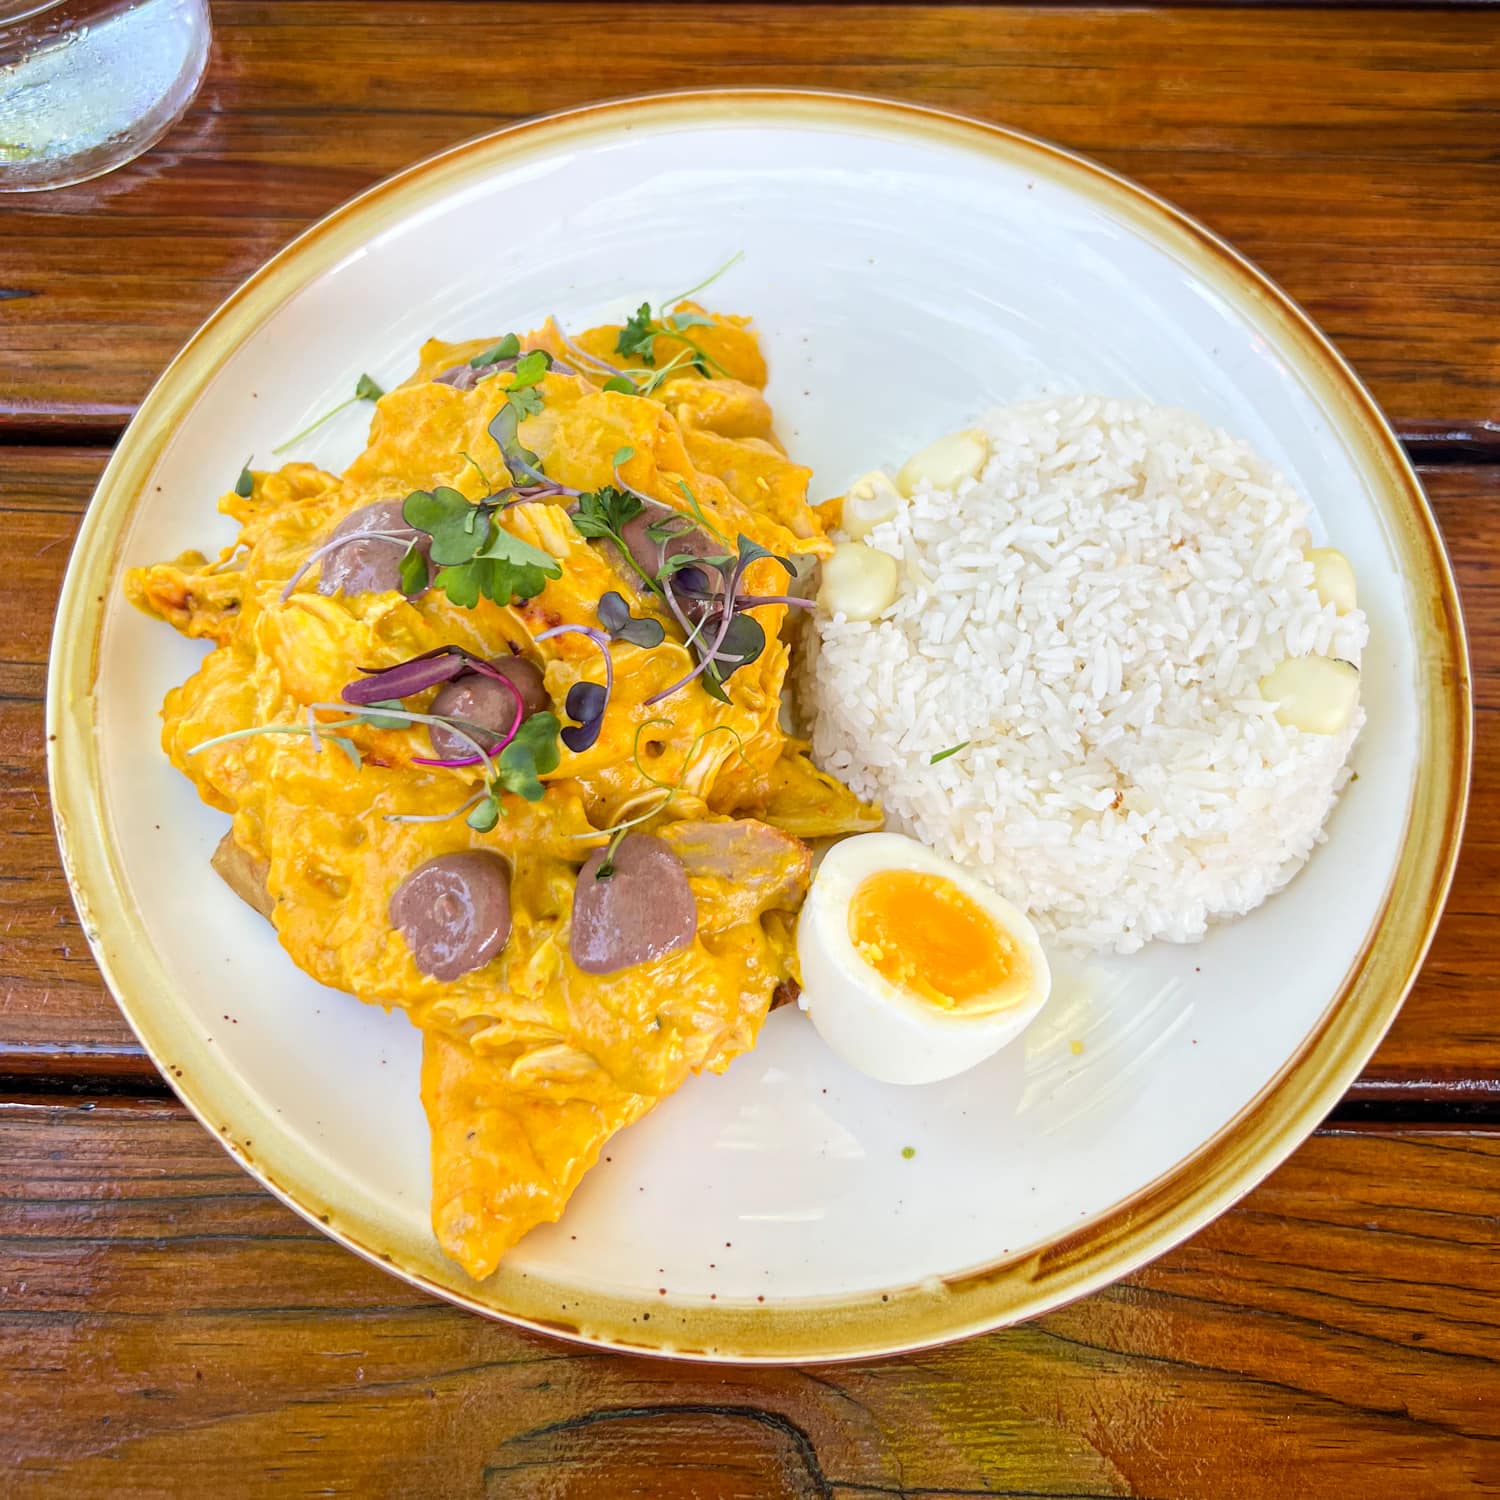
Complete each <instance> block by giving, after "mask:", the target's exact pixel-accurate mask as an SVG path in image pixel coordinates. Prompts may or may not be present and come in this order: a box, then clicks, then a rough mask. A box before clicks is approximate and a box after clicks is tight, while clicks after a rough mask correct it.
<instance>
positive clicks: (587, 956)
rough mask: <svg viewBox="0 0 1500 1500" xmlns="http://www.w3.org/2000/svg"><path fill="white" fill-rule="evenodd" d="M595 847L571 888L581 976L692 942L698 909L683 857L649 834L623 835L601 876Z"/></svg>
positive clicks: (573, 944)
mask: <svg viewBox="0 0 1500 1500" xmlns="http://www.w3.org/2000/svg"><path fill="white" fill-rule="evenodd" d="M606 854H607V851H606V850H604V849H596V850H595V851H594V852H593V853H592V854H591V855H589V857H588V860H587V861H586V862H585V864H584V867H583V868H582V869H581V870H580V871H579V872H578V884H577V886H576V888H575V889H574V892H573V930H572V938H571V947H572V953H573V962H574V963H575V964H577V965H578V967H579V968H580V969H582V970H583V972H584V973H585V974H613V973H614V972H615V971H616V970H618V969H628V968H630V967H631V966H632V965H633V964H644V963H649V962H650V961H651V960H652V959H656V958H661V957H663V956H664V955H666V954H668V953H675V952H676V951H677V949H679V948H685V947H687V945H688V944H689V943H691V942H692V940H693V937H694V935H695V934H696V933H697V931H698V907H697V904H696V903H695V902H694V900H693V892H692V889H691V887H690V886H689V885H688V878H687V872H686V871H685V870H684V869H683V867H682V861H681V860H680V859H678V857H677V856H676V855H675V854H674V853H673V852H672V851H671V850H670V849H669V848H668V847H667V846H666V845H665V844H664V843H663V842H662V841H661V840H660V839H658V838H653V837H652V836H651V835H650V834H649V833H632V834H628V835H627V836H626V837H625V838H624V839H623V840H622V841H621V843H620V845H619V847H618V848H616V850H615V852H614V857H613V859H611V860H610V862H609V863H610V867H611V869H610V873H608V874H606V875H601V874H600V868H601V866H603V865H604V862H605V857H606Z"/></svg>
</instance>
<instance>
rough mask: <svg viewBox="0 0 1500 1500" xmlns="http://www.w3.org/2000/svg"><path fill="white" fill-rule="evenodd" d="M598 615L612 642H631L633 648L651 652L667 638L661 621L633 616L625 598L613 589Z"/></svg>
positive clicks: (601, 605) (602, 603) (606, 596)
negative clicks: (637, 647) (636, 647)
mask: <svg viewBox="0 0 1500 1500" xmlns="http://www.w3.org/2000/svg"><path fill="white" fill-rule="evenodd" d="M598 615H599V623H600V624H601V625H602V626H603V627H604V628H605V629H606V630H607V631H608V632H609V635H610V639H611V640H615V641H629V642H630V644H631V645H632V646H640V647H642V648H643V649H645V650H647V651H649V650H651V648H652V647H654V646H659V645H661V643H662V642H663V641H664V640H665V639H666V638H667V632H666V631H665V630H664V629H663V628H662V623H661V621H660V620H653V619H651V618H649V616H647V617H642V616H638V615H633V614H631V612H630V605H629V604H628V603H626V601H625V598H624V596H623V595H621V594H617V593H615V591H614V590H613V589H611V590H610V592H609V593H607V594H605V595H604V597H603V598H602V599H600V601H599V607H598Z"/></svg>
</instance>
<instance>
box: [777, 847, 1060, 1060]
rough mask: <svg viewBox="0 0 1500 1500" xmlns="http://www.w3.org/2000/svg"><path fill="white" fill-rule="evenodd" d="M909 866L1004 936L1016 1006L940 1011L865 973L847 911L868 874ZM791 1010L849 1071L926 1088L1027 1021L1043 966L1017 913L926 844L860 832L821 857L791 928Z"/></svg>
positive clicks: (1043, 998) (1040, 1001) (1041, 1001)
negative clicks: (805, 1018) (796, 984)
mask: <svg viewBox="0 0 1500 1500" xmlns="http://www.w3.org/2000/svg"><path fill="white" fill-rule="evenodd" d="M886 870H912V871H917V872H921V873H927V874H932V875H939V876H943V877H945V878H946V879H948V880H951V881H952V882H953V883H954V885H956V886H957V887H958V888H959V889H960V890H961V891H962V892H963V893H964V895H966V896H967V897H969V899H970V900H971V901H973V902H974V904H975V905H976V906H978V907H979V908H980V909H981V910H983V911H984V912H985V913H986V914H987V915H988V916H989V917H990V919H991V920H992V921H993V922H994V924H995V926H996V927H997V928H999V929H1000V930H1001V931H1003V932H1005V933H1006V934H1008V935H1009V936H1010V937H1011V939H1012V940H1013V941H1014V942H1016V943H1017V944H1018V945H1019V946H1020V948H1021V949H1022V951H1023V952H1024V953H1025V955H1026V958H1027V960H1028V961H1029V963H1030V966H1031V976H1032V978H1031V984H1030V986H1029V988H1028V990H1027V992H1026V994H1025V995H1023V996H1022V997H1021V998H1020V999H1019V1000H1017V1001H1014V1002H1012V1003H1011V1004H1009V1005H1006V1006H1004V1007H1003V1008H1001V1009H997V1010H993V1011H989V1012H985V1011H984V1010H983V1009H982V1008H980V1007H978V1006H977V1005H974V1004H971V1005H970V1006H968V1007H966V1008H964V1009H961V1010H958V1011H954V1012H945V1011H942V1010H940V1009H938V1008H937V1007H936V1006H933V1005H929V1004H927V1003H925V1002H924V1001H921V1000H918V999H916V998H915V997H913V996H912V995H909V994H908V993H907V992H906V991H905V990H902V989H900V988H898V987H897V986H896V985H893V984H892V983H891V982H890V981H889V980H888V979H886V978H885V976H884V975H882V974H880V973H878V972H877V971H876V970H875V969H873V968H872V967H871V966H870V965H869V964H868V963H867V962H866V961H865V959H864V958H863V957H862V956H861V955H860V953H859V950H858V949H857V948H856V947H855V946H854V941H853V939H852V938H851V937H850V936H849V906H850V902H851V901H852V900H853V899H854V893H855V891H856V890H857V889H858V887H859V886H860V885H861V884H862V882H863V881H865V880H866V879H867V878H868V877H869V876H871V875H875V874H878V873H880V872H881V871H886ZM797 959H798V963H799V964H800V966H801V969H802V996H801V999H800V1000H799V1002H798V1003H799V1004H800V1005H801V1007H802V1009H803V1010H805V1011H806V1012H807V1013H808V1015H809V1016H810V1017H811V1018H812V1023H813V1025H814V1026H815V1027H816V1028H817V1030H818V1034H819V1035H820V1036H821V1037H822V1038H823V1040H824V1041H825V1042H827V1044H828V1045H829V1046H830V1047H831V1048H832V1049H833V1050H834V1051H835V1052H836V1053H838V1055H839V1056H840V1057H842V1058H843V1059H844V1061H845V1062H847V1063H848V1064H849V1065H850V1066H851V1067H854V1068H858V1069H859V1071H860V1072H861V1073H865V1074H868V1075H869V1076H870V1077H871V1078H875V1079H878V1080H880V1081H881V1082H883V1083H904V1084H914V1083H935V1082H937V1081H938V1080H939V1079H942V1078H952V1077H953V1076H954V1075H955V1074H957V1073H962V1072H965V1071H966V1070H967V1069H969V1068H972V1067H974V1066H975V1065H976V1064H977V1063H981V1062H983V1061H984V1060H985V1058H987V1057H990V1056H992V1055H993V1054H994V1053H996V1052H998V1051H999V1050H1000V1048H1001V1047H1003V1046H1005V1045H1006V1043H1008V1042H1012V1041H1014V1040H1015V1039H1016V1038H1017V1037H1018V1036H1020V1034H1021V1033H1022V1032H1023V1031H1025V1029H1026V1028H1027V1027H1028V1026H1029V1025H1030V1024H1031V1022H1032V1021H1034V1020H1035V1019H1036V1017H1037V1014H1038V1012H1040V1010H1041V1008H1042V1007H1043V1005H1045V1004H1046V1003H1047V996H1048V994H1049V992H1050V991H1051V987H1052V976H1051V970H1050V969H1049V968H1048V965H1047V957H1046V954H1045V953H1043V951H1042V945H1041V942H1040V940H1039V939H1038V938H1037V935H1036V929H1035V928H1034V927H1033V926H1032V925H1031V922H1030V921H1029V920H1028V918H1027V917H1026V916H1025V914H1024V913H1022V912H1020V911H1018V910H1017V909H1016V908H1015V907H1014V906H1012V905H1011V904H1010V902H1008V901H1006V900H1005V899H1004V898H1003V897H1001V896H999V895H997V894H996V893H995V892H994V891H992V890H991V889H990V888H989V887H988V886H986V885H984V884H982V883H981V882H979V881H977V880H975V879H974V878H973V877H972V876H970V875H969V874H967V873H966V872H965V871H963V870H961V869H960V868H959V867H958V866H957V865H955V864H953V863H952V862H951V861H949V860H946V859H944V858H942V856H941V855H938V854H935V853H933V851H932V850H930V849H929V848H927V846H926V845H925V844H919V843H918V842H916V840H914V839H909V838H906V837H904V836H903V835H901V834H899V833H863V834H858V835H856V836H855V837H854V838H848V839H844V840H843V841H842V842H840V843H838V844H835V845H834V846H833V848H831V849H830V850H829V851H828V852H827V854H826V855H825V856H824V857H823V861H822V863H821V864H820V865H819V867H818V872H817V874H816V875H815V876H814V878H813V883H812V889H811V890H810V891H809V892H808V897H807V901H806V903H805V904H804V905H803V908H802V915H801V917H800V918H799V920H798V923H797Z"/></svg>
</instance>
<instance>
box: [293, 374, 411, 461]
mask: <svg viewBox="0 0 1500 1500" xmlns="http://www.w3.org/2000/svg"><path fill="white" fill-rule="evenodd" d="M383 395H385V392H384V391H383V390H382V389H381V388H380V387H379V386H378V385H376V383H375V382H374V381H373V380H372V379H371V378H370V377H369V376H368V375H361V376H360V377H359V379H358V380H357V381H355V382H354V394H353V395H352V396H350V397H349V399H348V400H347V401H340V402H339V404H338V405H337V406H334V407H330V408H329V409H328V410H327V411H325V412H324V413H323V415H322V416H321V417H319V418H318V419H317V421H316V422H309V423H308V424H307V426H306V427H304V428H303V429H302V431H301V432H299V433H297V434H296V435H295V436H293V437H289V438H288V439H287V440H286V442H284V443H283V444H282V445H281V446H280V447H279V448H272V449H271V452H272V453H273V454H275V453H285V452H286V450H287V449H288V448H290V447H292V445H293V444H295V443H300V442H301V441H302V439H303V438H305V437H306V436H307V435H308V433H310V432H315V431H316V430H317V429H318V428H319V427H321V426H322V425H323V424H324V423H325V422H326V421H328V420H329V418H330V417H336V416H337V415H338V414H339V413H340V412H341V411H343V409H344V408H345V407H346V406H353V405H354V403H355V402H356V401H379V400H380V398H381V397H382V396H383Z"/></svg>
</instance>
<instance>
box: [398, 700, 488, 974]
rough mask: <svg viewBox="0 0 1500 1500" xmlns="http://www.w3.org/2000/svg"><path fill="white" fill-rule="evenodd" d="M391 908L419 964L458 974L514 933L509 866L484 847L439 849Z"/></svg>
mask: <svg viewBox="0 0 1500 1500" xmlns="http://www.w3.org/2000/svg"><path fill="white" fill-rule="evenodd" d="M502 691H503V690H502ZM389 910H390V918H391V925H392V926H393V927H395V929H396V930H397V931H398V932H399V933H400V934H401V936H402V937H404V938H405V939H406V943H407V946H408V947H409V948H410V949H411V956H412V957H413V958H414V959H415V960H416V962H417V967H418V968H419V969H420V970H421V971H422V972H423V973H424V974H426V975H428V976H429V977H430V978H432V979H441V980H443V981H445V982H446V981H448V980H451V979H457V978H459V977H460V976H461V975H464V974H468V973H470V972H472V971H473V970H475V969H480V968H483V967H484V965H485V964H487V963H488V962H489V961H490V960H491V959H492V958H493V957H494V956H495V955H496V954H497V953H498V952H499V951H500V950H501V949H502V948H503V947H504V946H505V944H506V941H507V940H508V939H509V937H510V869H509V867H508V866H507V865H506V863H505V861H504V860H503V859H501V858H500V857H499V855H497V854H487V853H485V852H484V851H483V850H480V849H470V850H465V851H464V852H463V853H460V854H440V855H439V856H438V857H437V858H436V859H430V860H428V861H427V863H426V864H425V865H423V866H422V867H421V868H420V869H418V870H414V871H413V872H412V873H411V874H410V875H408V876H407V877H406V879H405V880H403V881H402V882H401V884H400V885H398V886H397V887H396V892H395V894H394V895H393V896H392V897H391V904H390V908H389Z"/></svg>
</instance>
